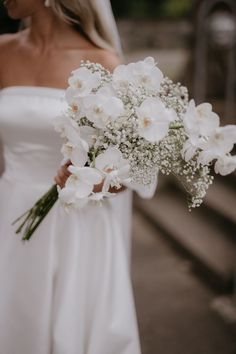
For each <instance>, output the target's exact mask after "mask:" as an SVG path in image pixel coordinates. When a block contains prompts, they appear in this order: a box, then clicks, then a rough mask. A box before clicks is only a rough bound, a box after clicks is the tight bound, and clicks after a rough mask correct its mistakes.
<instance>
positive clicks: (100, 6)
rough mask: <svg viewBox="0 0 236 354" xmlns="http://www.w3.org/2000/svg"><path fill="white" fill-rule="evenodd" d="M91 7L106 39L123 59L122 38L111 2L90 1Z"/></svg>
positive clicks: (105, 0) (101, 0)
mask: <svg viewBox="0 0 236 354" xmlns="http://www.w3.org/2000/svg"><path fill="white" fill-rule="evenodd" d="M90 2H91V6H92V8H93V10H94V12H95V13H96V15H97V17H98V18H99V22H100V26H101V27H102V28H101V31H102V33H103V36H104V38H105V39H106V40H107V41H108V42H109V44H110V45H111V46H112V47H113V48H114V50H115V51H116V52H117V54H118V55H119V56H120V57H121V58H123V51H122V47H121V41H120V36H119V33H118V29H117V25H116V21H115V18H114V15H113V11H112V7H111V3H110V0H90Z"/></svg>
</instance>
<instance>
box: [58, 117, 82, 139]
mask: <svg viewBox="0 0 236 354" xmlns="http://www.w3.org/2000/svg"><path fill="white" fill-rule="evenodd" d="M53 126H54V129H55V131H56V132H58V133H59V134H60V136H61V137H62V138H66V137H67V131H68V130H69V129H71V128H73V129H75V130H77V129H78V125H77V123H76V122H75V121H74V120H73V119H72V118H70V117H69V116H68V115H65V114H64V115H61V116H57V117H56V118H54V119H53Z"/></svg>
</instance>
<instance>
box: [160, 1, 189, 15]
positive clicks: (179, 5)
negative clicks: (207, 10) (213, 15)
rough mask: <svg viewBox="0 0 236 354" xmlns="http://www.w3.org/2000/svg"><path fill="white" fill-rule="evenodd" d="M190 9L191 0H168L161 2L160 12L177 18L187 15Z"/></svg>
mask: <svg viewBox="0 0 236 354" xmlns="http://www.w3.org/2000/svg"><path fill="white" fill-rule="evenodd" d="M191 9H192V1H189V0H178V1H177V0H168V1H165V2H164V3H163V6H162V12H163V14H165V15H166V16H167V17H169V18H173V19H178V18H183V17H185V16H188V14H189V13H190V11H191Z"/></svg>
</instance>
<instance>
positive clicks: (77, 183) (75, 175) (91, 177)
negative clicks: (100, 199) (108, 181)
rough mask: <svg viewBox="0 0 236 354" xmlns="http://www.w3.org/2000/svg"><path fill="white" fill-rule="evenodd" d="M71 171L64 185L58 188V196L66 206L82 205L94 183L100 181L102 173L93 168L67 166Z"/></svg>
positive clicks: (85, 202)
mask: <svg viewBox="0 0 236 354" xmlns="http://www.w3.org/2000/svg"><path fill="white" fill-rule="evenodd" d="M68 170H69V171H70V172H71V173H72V174H71V175H70V177H69V178H68V179H67V181H66V184H65V187H64V188H62V189H60V188H59V189H58V190H59V198H60V200H61V201H62V203H63V204H65V206H67V207H70V206H72V207H75V208H77V207H83V206H84V205H86V204H87V202H88V200H89V199H88V197H89V195H90V194H91V193H92V192H93V188H94V185H96V184H99V183H101V182H102V175H101V173H100V172H99V171H97V170H96V169H95V168H91V167H75V166H69V167H68Z"/></svg>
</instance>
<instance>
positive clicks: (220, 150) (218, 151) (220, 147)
mask: <svg viewBox="0 0 236 354" xmlns="http://www.w3.org/2000/svg"><path fill="white" fill-rule="evenodd" d="M234 144H236V126H235V125H226V126H224V127H219V128H217V129H215V131H214V133H212V134H211V135H210V136H209V138H208V140H207V141H204V142H201V143H200V144H199V147H200V148H201V149H202V151H201V152H200V153H199V157H198V162H199V163H202V164H205V163H209V162H211V161H212V160H214V159H217V158H219V157H222V156H224V155H225V154H228V153H229V152H230V151H231V150H232V149H233V147H234Z"/></svg>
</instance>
